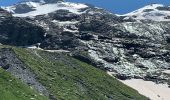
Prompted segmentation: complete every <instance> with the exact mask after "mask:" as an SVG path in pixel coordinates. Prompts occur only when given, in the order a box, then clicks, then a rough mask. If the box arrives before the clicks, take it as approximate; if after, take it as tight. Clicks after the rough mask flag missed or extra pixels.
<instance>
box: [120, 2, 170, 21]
mask: <svg viewBox="0 0 170 100" xmlns="http://www.w3.org/2000/svg"><path fill="white" fill-rule="evenodd" d="M159 8H160V9H159ZM119 16H127V17H126V19H127V18H133V19H136V20H154V21H170V7H169V6H164V5H162V4H150V5H147V6H145V7H143V8H140V9H138V10H135V11H133V12H130V13H127V14H124V15H119Z"/></svg>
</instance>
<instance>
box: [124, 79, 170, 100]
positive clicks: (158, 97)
mask: <svg viewBox="0 0 170 100" xmlns="http://www.w3.org/2000/svg"><path fill="white" fill-rule="evenodd" d="M121 82H123V83H124V84H126V85H128V86H130V87H132V88H134V89H135V90H137V91H138V92H139V93H140V94H142V95H145V96H146V97H149V98H150V99H151V100H169V99H170V95H169V94H170V88H168V85H166V84H155V83H154V82H151V81H144V80H142V79H131V80H125V81H121Z"/></svg>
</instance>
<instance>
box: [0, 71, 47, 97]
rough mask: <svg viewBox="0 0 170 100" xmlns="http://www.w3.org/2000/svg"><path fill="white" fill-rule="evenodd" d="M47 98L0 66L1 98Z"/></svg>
mask: <svg viewBox="0 0 170 100" xmlns="http://www.w3.org/2000/svg"><path fill="white" fill-rule="evenodd" d="M31 99H35V100H47V98H45V97H43V96H41V95H39V94H38V93H37V92H35V91H34V90H33V89H31V88H30V87H28V86H27V85H25V84H23V83H22V82H20V80H18V79H15V78H13V77H12V76H11V75H10V74H9V73H7V72H6V71H4V70H3V69H1V68H0V100H31Z"/></svg>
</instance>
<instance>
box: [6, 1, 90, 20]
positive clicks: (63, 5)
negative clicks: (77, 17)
mask: <svg viewBox="0 0 170 100" xmlns="http://www.w3.org/2000/svg"><path fill="white" fill-rule="evenodd" d="M23 4H24V5H26V6H27V8H28V7H29V8H28V9H31V10H30V11H29V12H26V13H17V12H15V10H16V9H17V7H18V6H21V5H23ZM87 7H88V6H87V5H85V4H80V3H70V2H58V3H44V2H32V1H29V2H23V3H20V4H18V5H13V6H8V7H3V9H5V10H7V11H8V12H11V13H13V16H15V17H34V16H37V15H44V14H48V13H51V12H55V11H57V10H69V11H70V12H72V13H75V14H81V13H83V12H80V10H81V9H83V8H87ZM26 10H27V9H26Z"/></svg>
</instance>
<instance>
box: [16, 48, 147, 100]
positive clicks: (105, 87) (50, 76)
mask: <svg viewBox="0 0 170 100" xmlns="http://www.w3.org/2000/svg"><path fill="white" fill-rule="evenodd" d="M14 51H15V53H16V54H17V55H18V57H19V58H20V59H21V60H22V61H23V62H24V63H25V64H26V65H27V66H28V67H29V68H30V69H31V70H32V71H33V72H34V73H35V74H36V75H37V79H38V80H39V81H40V82H41V83H42V84H43V85H44V86H45V87H46V88H47V89H48V90H49V91H50V92H51V93H52V94H53V95H54V96H55V97H56V98H57V99H59V100H108V98H112V99H113V100H132V99H133V100H146V98H145V97H144V96H141V95H140V94H138V93H137V92H136V91H135V90H133V89H131V88H129V87H128V86H126V85H124V84H122V83H121V82H119V81H117V80H116V79H114V78H112V77H110V76H109V75H107V74H106V73H105V72H104V71H101V70H99V69H96V68H94V67H93V66H91V65H88V64H87V63H84V62H81V61H79V60H77V59H74V58H72V57H70V56H67V55H66V54H58V53H49V52H43V51H32V52H30V51H28V50H25V49H21V48H14ZM33 52H34V53H33Z"/></svg>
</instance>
